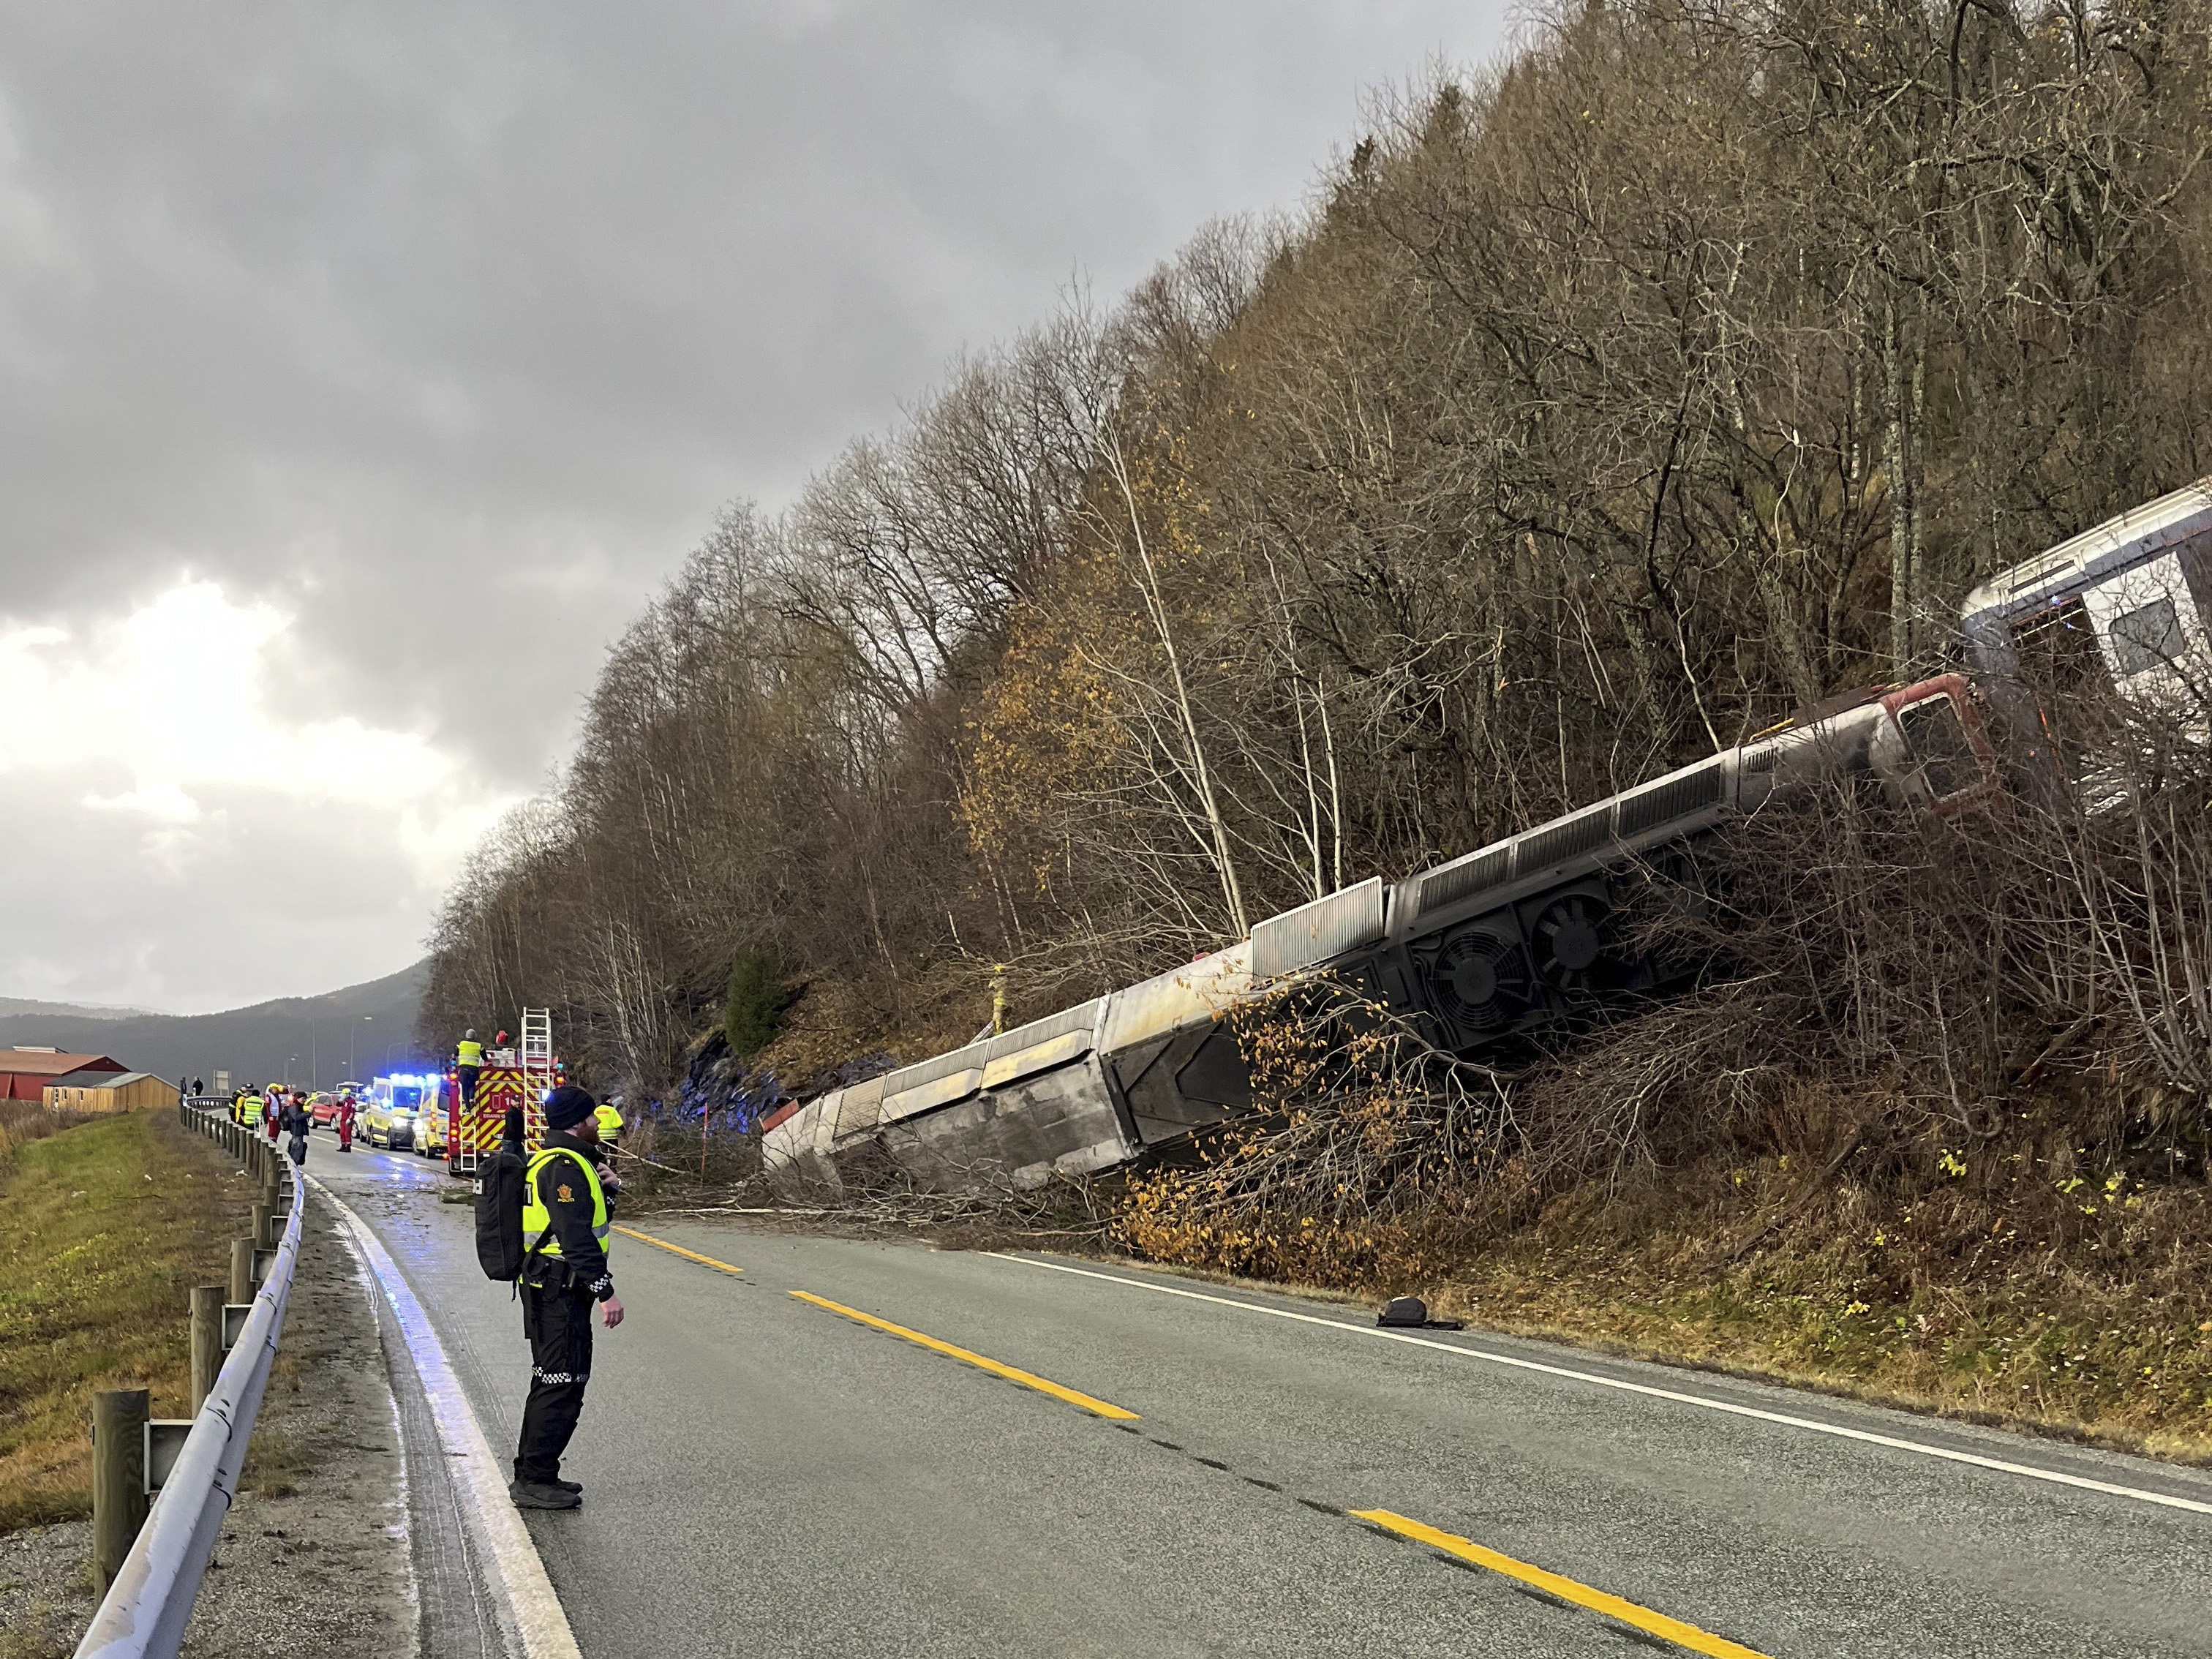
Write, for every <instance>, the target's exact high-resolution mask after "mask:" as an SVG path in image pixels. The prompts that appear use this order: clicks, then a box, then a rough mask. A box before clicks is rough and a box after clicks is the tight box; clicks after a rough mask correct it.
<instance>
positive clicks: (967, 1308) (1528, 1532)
mask: <svg viewBox="0 0 2212 1659" xmlns="http://www.w3.org/2000/svg"><path fill="white" fill-rule="evenodd" d="M310 1168H311V1170H313V1172H314V1173H315V1174H317V1175H319V1176H321V1177H323V1178H324V1179H325V1180H326V1181H329V1182H331V1183H332V1185H333V1186H334V1187H336V1188H337V1189H338V1190H339V1191H340V1192H341V1193H343V1194H344V1195H345V1197H346V1200H347V1202H348V1203H349V1204H350V1205H351V1206H353V1207H354V1208H355V1209H356V1212H359V1213H360V1214H361V1215H362V1217H363V1218H364V1219H365V1220H367V1221H368V1222H369V1223H370V1225H373V1226H374V1228H375V1229H376V1231H377V1232H378V1234H379V1236H380V1237H381V1238H382V1239H383V1241H384V1243H385V1244H386V1248H387V1249H389V1250H390V1251H391V1252H392V1255H393V1256H394V1257H395V1258H396V1259H397V1260H398V1261H399V1262H400V1263H401V1265H402V1267H404V1270H405V1271H406V1273H408V1275H409V1278H410V1281H411V1282H412V1284H413V1285H414V1287H415V1290H416V1293H417V1295H418V1296H419V1297H421V1298H422V1301H423V1303H424V1304H426V1306H428V1309H429V1310H430V1312H431V1315H432V1317H433V1320H434V1322H435V1323H436V1325H437V1326H438V1328H439V1332H440V1334H441V1337H442V1339H443V1340H444V1341H445V1343H446V1346H447V1349H448V1351H449V1353H450V1355H451V1357H452V1358H453V1362H454V1364H455V1367H456V1369H457V1370H458V1371H459V1374H460V1376H461V1379H462V1382H463V1384H464V1386H465V1389H467V1391H468V1393H469V1395H470V1397H471V1403H472V1404H473V1405H474V1407H475V1408H476V1411H477V1415H478V1417H479V1419H480V1420H481V1422H482V1424H483V1429H484V1432H485V1434H486V1435H487V1437H489V1439H490V1440H491V1442H492V1443H493V1444H494V1446H495V1449H498V1450H499V1451H500V1452H501V1455H506V1454H507V1452H508V1451H509V1450H510V1449H511V1448H512V1446H513V1437H514V1427H515V1424H516V1422H517V1420H518V1418H519V1413H520V1403H521V1399H522V1395H523V1394H524V1392H525V1390H526V1386H527V1382H528V1369H529V1362H528V1356H527V1351H526V1348H525V1346H524V1345H523V1342H522V1339H521V1335H520V1315H519V1312H518V1311H517V1310H515V1309H514V1307H513V1304H511V1303H510V1302H509V1300H508V1299H507V1292H506V1291H505V1290H504V1289H502V1288H501V1287H500V1286H498V1285H491V1284H489V1283H488V1282H487V1281H486V1280H485V1279H483V1277H482V1275H481V1274H480V1273H478V1272H477V1267H476V1263H475V1258H474V1255H473V1245H472V1243H471V1227H470V1212H469V1211H468V1209H467V1208H466V1207H465V1206H458V1205H441V1204H440V1203H439V1202H437V1199H436V1194H437V1192H438V1191H439V1189H440V1188H442V1187H444V1186H446V1185H447V1184H448V1183H447V1182H446V1180H445V1178H444V1176H443V1175H442V1173H441V1171H440V1170H438V1169H437V1168H436V1167H435V1166H432V1165H430V1164H426V1163H424V1162H423V1161H422V1160H418V1159H412V1158H408V1157H406V1156H404V1155H403V1154H383V1153H374V1152H370V1153H366V1154H364V1153H362V1152H355V1153H354V1154H353V1155H352V1157H351V1158H340V1157H339V1156H338V1155H337V1151H336V1148H335V1146H334V1145H333V1144H332V1143H331V1141H330V1139H328V1138H327V1137H325V1136H320V1135H319V1136H317V1137H316V1139H315V1147H314V1153H313V1161H312V1163H311V1164H310ZM617 1223H618V1224H621V1223H623V1218H622V1217H620V1216H617ZM643 1230H644V1231H647V1232H650V1233H651V1234H652V1235H653V1237H657V1238H659V1239H662V1240H665V1241H666V1242H667V1243H670V1244H673V1245H677V1246H680V1247H682V1249H686V1250H690V1251H691V1252H694V1253H696V1255H702V1256H706V1257H710V1258H713V1259H714V1261H719V1262H722V1263H725V1264H728V1265H729V1266H732V1267H738V1268H741V1269H742V1270H743V1271H742V1273H728V1272H725V1271H723V1270H722V1269H721V1268H720V1267H714V1266H710V1265H708V1264H707V1263H705V1262H702V1261H696V1260H692V1259H690V1258H687V1257H686V1256H684V1255H678V1254H677V1253H675V1252H674V1251H671V1250H668V1249H660V1248H656V1247H655V1246H653V1245H651V1244H648V1243H642V1242H641V1241H639V1240H637V1239H635V1238H632V1237H617V1240H616V1249H615V1252H614V1261H615V1276H616V1281H617V1285H618V1286H619V1288H620V1290H621V1292H622V1296H623V1302H624V1304H626V1306H627V1307H628V1309H629V1316H628V1318H627V1320H626V1321H625V1322H624V1323H623V1326H622V1327H621V1328H619V1329H618V1330H617V1331H614V1332H612V1333H606V1332H602V1333H600V1334H599V1349H598V1355H597V1359H596V1366H597V1370H596V1373H595V1375H594V1376H593V1379H592V1391H591V1395H590V1398H589V1401H588V1402H587V1404H586V1410H585V1415H584V1421H583V1426H582V1428H581V1431H580V1433H579V1435H578V1437H577V1440H576V1443H575V1445H574V1448H573V1449H572V1450H571V1453H570V1459H569V1463H568V1469H567V1473H568V1474H569V1475H570V1476H571V1477H572V1478H574V1479H576V1480H581V1481H583V1482H585V1483H586V1486H588V1488H589V1495H588V1497H587V1498H586V1503H585V1506H584V1507H583V1508H582V1509H581V1510H577V1511H574V1512H573V1513H568V1514H559V1515H543V1514H538V1515H532V1516H531V1517H530V1530H531V1532H532V1535H533V1536H534V1537H535V1539H536V1540H537V1541H538V1547H539V1550H540V1553H541V1554H542V1555H543V1557H544V1561H545V1565H546V1568H547V1571H549V1573H550V1576H551V1577H552V1581H553V1583H554V1586H555V1588H556V1589H557V1590H558V1592H559V1594H560V1597H561V1601H562V1605H563V1607H565V1608H566V1609H567V1612H568V1617H569V1620H570V1621H571V1623H572V1624H573V1626H574V1630H575V1633H576V1637H577V1640H578V1642H579V1643H580V1645H581V1647H582V1650H583V1651H584V1652H585V1653H586V1655H590V1656H592V1659H599V1656H609V1659H623V1656H633V1655H635V1656H640V1659H642V1656H647V1655H650V1656H656V1659H659V1656H669V1655H690V1654H699V1655H708V1654H712V1655H724V1654H745V1655H752V1654H775V1655H808V1656H835V1659H843V1656H854V1659H860V1656H881V1655H908V1654H911V1655H925V1654H926V1655H933V1656H936V1655H967V1654H973V1655H993V1656H998V1655H1037V1656H1073V1655H1102V1656H1105V1655H1112V1656H1123V1655H1135V1654H1147V1655H1152V1654H1158V1655H1200V1654H1206V1655H1212V1654H1270V1655H1275V1654H1316V1655H1347V1654H1360V1655H1367V1654H1372V1655H1376V1656H1389V1659H1409V1656H1426V1655H1447V1654H1448V1655H1454V1656H1465V1655H1493V1654H1494V1655H1501V1656H1502V1655H1514V1656H1545V1659H1549V1656H1578V1659H1579V1656H1595V1655H1607V1656H1620V1655H1623V1654H1626V1653H1628V1652H1631V1651H1633V1650H1635V1647H1636V1645H1637V1644H1644V1645H1645V1646H1647V1647H1656V1648H1657V1649H1660V1650H1671V1651H1676V1652H1682V1651H1693V1652H1704V1653H1708V1654H1712V1655H1717V1656H1738V1655H1741V1654H1742V1653H1745V1652H1749V1653H1751V1654H1753V1655H1765V1656H1773V1659H1784V1656H1807V1659H1810V1656H1823V1659H1828V1656H1862V1655H1863V1656H1868V1659H1874V1656H1883V1659H1906V1656H1911V1659H1923V1656H1924V1659H1936V1656H1942V1659H1960V1656H1966V1655H1974V1656H1983V1655H1986V1656H1992V1659H1995V1656H2006V1659H2058V1656H2099V1659H2107V1656H2108V1659H2123V1656H2125V1659H2150V1656H2165V1655H2180V1654H2208V1653H2212V1476H2208V1475H2205V1474H2199V1473H2197V1472H2195V1471H2188V1470H2180V1469H2175V1468H2167V1467H2166V1466H2162V1465H2158V1464H2154V1463H2148V1462H2142V1461H2139V1460H2136V1459H2131V1458H2126V1457H2121V1456H2118V1455H2108V1454H2103V1453H2097V1452H2091V1451H2085V1450H2081V1449H2074V1448H2069V1447H2064V1446H2060V1445H2057V1444H2053V1443H2047V1442H2042V1441H2036V1440H2029V1439H2024V1438H2021V1437H2015V1436H2010V1435H2005V1434H2002V1433H1997V1432H1994V1431H1983V1430H1978V1429H1974V1428H1971V1427H1966V1426H1963V1425H1948V1424H1940V1423H1934V1422H1929V1421H1927V1420H1925V1419H1917V1418H1913V1417H1909V1416H1905V1415H1902V1414H1899V1413H1889V1412H1882V1411H1876V1410H1872V1409H1869V1408H1863V1407H1856V1406H1852V1405H1849V1404H1846V1403H1842V1402H1838V1401H1827V1400H1824V1399H1820V1398H1819V1397H1816V1396H1809V1395H1802V1394H1796V1393H1792V1392H1790V1391H1786V1390H1782V1389H1769V1388H1765V1387H1762V1386H1759V1385H1756V1384H1751V1383H1738V1382H1734V1381H1730V1380H1728V1379H1723V1378H1717V1377H1713V1376H1705V1375H1703V1374H1700V1373H1692V1372H1680V1371H1673V1370H1667V1369H1665V1368H1662V1367H1658V1366H1650V1365H1640V1364H1631V1363H1626V1362H1621V1361H1615V1360H1607V1359H1603V1358H1595V1357H1592V1356H1590V1355H1588V1354H1584V1353H1581V1352H1576V1351H1573V1350H1569V1349H1564V1348H1557V1347H1551V1346H1546V1345H1542V1344H1538V1343H1531V1342H1522V1341H1515V1340H1509V1339H1505V1338H1500V1337H1493V1336H1490V1335H1487V1334H1480V1333H1473V1332H1470V1333H1463V1334H1435V1333H1428V1334H1424V1335H1423V1337H1422V1339H1421V1340H1419V1341H1412V1342H1408V1341H1400V1340H1388V1339H1384V1338H1382V1337H1380V1336H1378V1335H1377V1334H1376V1333H1375V1332H1374V1330H1373V1328H1372V1326H1371V1323H1370V1320H1371V1315H1362V1314H1361V1313H1360V1312H1359V1311H1358V1310H1352V1309H1346V1308H1343V1307H1339V1306H1335V1305H1333V1304H1325V1303H1314V1302H1306V1301H1302V1300H1298V1299H1296V1298H1291V1297H1275V1296H1269V1295H1265V1294H1260V1293H1254V1292H1248V1291H1223V1290H1218V1289H1217V1288H1216V1287H1213V1286H1211V1285H1203V1284H1198V1283H1194V1282H1192V1281H1189V1280H1186V1279H1177V1278H1174V1277H1171V1276H1168V1275H1164V1274H1154V1273H1145V1272H1142V1271H1139V1270H1135V1269H1130V1268H1126V1267H1109V1268H1103V1269H1102V1268H1100V1267H1097V1266H1096V1265H1095V1264H1090V1263H1078V1262H1067V1261H1054V1260H1052V1259H1048V1258H1027V1259H1014V1258H1009V1257H1000V1256H994V1255H978V1254H967V1253H957V1252H939V1251H933V1250H930V1249H926V1248H922V1247H920V1246H914V1245H907V1244H901V1243H863V1242H855V1241H852V1240H846V1239H837V1238H828V1237H814V1236H811V1235H801V1234H793V1233H788V1232H781V1231H769V1230H766V1229H762V1228H747V1227H744V1226H742V1225H728V1224H719V1223H718V1224H703V1223H700V1222H696V1221H693V1222H686V1221H683V1220H680V1219H675V1218H671V1219H668V1220H665V1221H653V1222H647V1223H645V1224H644V1227H643ZM800 1292H803V1293H805V1294H804V1296H802V1295H800V1294H799V1293H800ZM808 1298H816V1299H808ZM825 1304H835V1305H825ZM840 1310H848V1311H840ZM856 1316H868V1317H869V1318H872V1319H874V1320H876V1321H879V1322H887V1323H889V1324H891V1325H894V1326H896V1327H898V1328H901V1329H902V1330H903V1331H905V1332H906V1333H908V1334H896V1333H895V1332H893V1331H890V1330H885V1329H883V1328H879V1327H878V1326H877V1325H872V1324H869V1323H866V1322H863V1321H862V1319H861V1318H860V1317H856ZM925 1338H926V1339H928V1340H930V1341H933V1342H936V1343H939V1344H942V1345H949V1346H953V1347H957V1348H958V1349H960V1350H963V1351H965V1352H967V1353H969V1354H970V1355H972V1356H974V1357H975V1358H976V1359H980V1360H987V1361H990V1362H994V1364H998V1365H1000V1366H1002V1367H1006V1368H1011V1369H1013V1370H1018V1371H1020V1372H1023V1373H1025V1374H1027V1375H1028V1376H1029V1377H1030V1379H1031V1380H1030V1381H1028V1382H1024V1381H1021V1380H1017V1379H1014V1378H1010V1377H1008V1376H1004V1375H1001V1374H1000V1373H998V1372H994V1370H988V1369H986V1368H985V1367H984V1366H982V1365H981V1364H975V1363H971V1361H970V1360H969V1359H964V1358H957V1357H954V1356H951V1355H948V1354H946V1353H945V1352H941V1351H939V1349H938V1348H933V1347H932V1346H927V1344H926V1343H925V1342H924V1341H923V1340H917V1339H925ZM1563 1373H1572V1374H1571V1375H1569V1374H1563ZM1670 1396H1680V1397H1670ZM1115 1413H1123V1414H1124V1415H1121V1416H1116V1415H1115ZM1777 1418H1788V1419H1797V1420H1796V1421H1794V1422H1782V1421H1777V1420H1774V1419H1777ZM1885 1440H1890V1441H1896V1442H1899V1444H1887V1443H1883V1442H1884V1441H1885ZM1931 1452H1932V1453H1949V1454H1951V1455H1950V1456H1948V1457H1946V1456H1942V1455H1930V1454H1931ZM1963 1460H1981V1461H1979V1462H1974V1461H1963ZM1991 1463H1995V1464H2005V1465H2013V1466H2017V1467H2015V1468H1991V1467H1988V1465H1989V1464H1991ZM2031 1471H2033V1472H2037V1473H2031ZM2038 1473H2040V1474H2044V1475H2055V1476H2057V1477H2059V1479H2058V1480H2051V1479H2042V1478H2038ZM2068 1482H2074V1483H2089V1484H2067V1483H2068ZM2099 1486H2107V1487H2117V1488H2120V1489H2121V1490H2120V1491H2118V1492H2112V1491H2103V1490H2098V1489H2097V1488H2098V1487H2099ZM2160 1497H2164V1498H2169V1499H2178V1500H2179V1503H2180V1504H2181V1505H2184V1506H2186V1505H2197V1506H2200V1507H2197V1508H2191V1507H2177V1506H2172V1505H2169V1504H2160V1503H2159V1502H2157V1501H2154V1500H2155V1499H2156V1498H2160ZM1610 1598H1617V1599H1610Z"/></svg>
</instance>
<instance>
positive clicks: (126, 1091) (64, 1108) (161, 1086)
mask: <svg viewBox="0 0 2212 1659" xmlns="http://www.w3.org/2000/svg"><path fill="white" fill-rule="evenodd" d="M156 1107H159V1108H160V1109H162V1110H164V1111H170V1112H173V1111H175V1110H176V1109H177V1085H175V1084H173V1083H172V1082H170V1081H169V1080H168V1079H167V1078H163V1077H155V1075H154V1074H153V1073H151V1072H71V1073H70V1074H69V1075H68V1076H67V1077H58V1078H56V1079H54V1080H53V1081H52V1083H49V1084H48V1085H46V1109H47V1110H48V1111H50V1112H145V1111H151V1110H153V1109H155V1108H156Z"/></svg>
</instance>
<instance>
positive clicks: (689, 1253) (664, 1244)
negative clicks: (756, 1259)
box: [615, 1227, 744, 1273]
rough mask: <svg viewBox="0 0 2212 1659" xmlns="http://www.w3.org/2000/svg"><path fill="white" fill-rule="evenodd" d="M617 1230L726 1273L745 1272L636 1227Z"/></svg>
mask: <svg viewBox="0 0 2212 1659" xmlns="http://www.w3.org/2000/svg"><path fill="white" fill-rule="evenodd" d="M615 1231H617V1232H618V1233H620V1234H622V1235H623V1237H625V1238H634V1239H635V1240H636V1241H637V1242H638V1243H641V1244H658V1245H659V1247H660V1248H661V1249H664V1250H672V1251H674V1252H675V1253H676V1254H677V1255H680V1256H685V1257H688V1258H689V1259H690V1260H691V1261H699V1262H703V1263H705V1264H706V1265H707V1266H708V1267H720V1269H721V1270H722V1271H723V1272H724V1273H743V1272H744V1268H743V1267H732V1266H731V1265H730V1264H729V1263H728V1262H726V1261H715V1260H714V1257H713V1256H711V1255H700V1254H699V1252H698V1251H696V1250H687V1249H684V1247H683V1246H682V1245H681V1244H671V1243H669V1242H668V1241H667V1240H666V1239H665V1238H655V1237H653V1235H652V1234H651V1233H641V1232H640V1231H638V1230H637V1229H636V1228H635V1227H617V1228H616V1229H615Z"/></svg>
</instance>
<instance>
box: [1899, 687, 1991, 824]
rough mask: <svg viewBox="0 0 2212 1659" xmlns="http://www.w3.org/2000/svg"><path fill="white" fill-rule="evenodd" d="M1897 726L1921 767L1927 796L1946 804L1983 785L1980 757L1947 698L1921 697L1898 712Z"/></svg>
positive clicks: (1956, 711)
mask: <svg viewBox="0 0 2212 1659" xmlns="http://www.w3.org/2000/svg"><path fill="white" fill-rule="evenodd" d="M1897 724H1898V726H1899V729H1900V730H1901V731H1903V732H1904V733H1905V742H1906V743H1907V744H1909V745H1910V746H1911V750H1912V757H1913V758H1914V759H1915V760H1917V761H1918V762H1919V763H1920V765H1921V768H1922V772H1923V775H1924V776H1925V777H1926V778H1927V780H1928V789H1929V793H1930V794H1932V795H1934V796H1935V798H1936V799H1937V800H1947V799H1949V798H1950V797H1951V796H1953V795H1955V794H1957V793H1959V792H1960V790H1962V789H1971V788H1972V787H1974V786H1975V785H1976V784H1978V783H1979V782H1980V781H1982V762H1981V757H1980V756H1978V755H1977V754H1976V753H1975V752H1974V745H1973V744H1972V743H1971V742H1969V741H1968V740H1967V738H1966V727H1965V726H1963V725H1961V724H1960V720H1959V711H1958V710H1957V709H1956V708H1954V707H1952V704H1951V700H1950V698H1948V697H1923V698H1922V699H1921V701H1919V702H1915V703H1908V704H1906V705H1905V707H1904V708H1900V709H1899V710H1898V711H1897Z"/></svg>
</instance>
